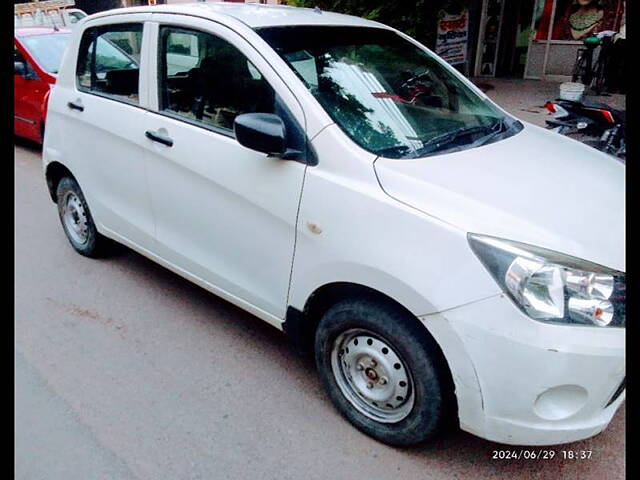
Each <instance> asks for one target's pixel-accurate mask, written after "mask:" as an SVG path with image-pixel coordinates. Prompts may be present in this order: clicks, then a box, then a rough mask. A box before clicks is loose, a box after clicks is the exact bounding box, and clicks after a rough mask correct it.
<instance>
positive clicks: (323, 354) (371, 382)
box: [315, 299, 455, 446]
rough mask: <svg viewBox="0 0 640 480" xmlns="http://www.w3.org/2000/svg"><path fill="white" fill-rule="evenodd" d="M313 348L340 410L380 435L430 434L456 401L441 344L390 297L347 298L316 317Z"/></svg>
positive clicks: (398, 438)
mask: <svg viewBox="0 0 640 480" xmlns="http://www.w3.org/2000/svg"><path fill="white" fill-rule="evenodd" d="M315 354H316V365H317V367H318V370H319V374H320V379H321V381H322V383H323V386H324V387H325V389H326V391H327V392H328V394H329V396H330V397H331V399H332V401H333V403H334V404H335V406H336V407H337V408H338V410H339V411H340V413H341V414H342V415H343V416H344V417H346V419H347V420H349V421H350V422H351V423H352V424H353V425H354V426H356V427H357V428H358V429H359V430H361V431H363V432H364V433H366V434H367V435H370V436H371V437H374V438H376V439H378V440H380V441H382V442H384V443H387V444H390V445H398V446H409V445H415V444H418V443H422V442H424V441H426V440H428V439H430V438H432V437H433V436H435V435H436V434H437V432H438V431H439V430H440V428H441V427H442V425H443V423H444V420H445V419H446V418H447V416H448V414H449V413H451V412H452V410H453V409H454V407H455V399H454V398H453V388H452V382H451V379H450V375H449V374H448V369H447V366H446V364H445V361H444V358H443V357H442V353H441V352H440V349H439V347H438V346H437V344H436V343H435V341H434V340H433V338H432V337H431V336H430V335H429V333H428V332H427V330H426V329H425V328H424V326H423V325H422V324H421V323H420V322H419V321H418V320H417V319H416V318H415V317H413V316H412V315H411V314H409V313H408V312H406V311H405V310H403V309H401V308H400V307H397V306H396V305H394V304H391V303H387V302H384V301H378V300H373V299H353V300H346V301H343V302H340V303H338V304H336V305H334V306H333V307H331V308H330V309H329V310H328V311H327V312H326V313H325V315H324V316H323V317H322V319H321V321H320V324H319V325H318V329H317V331H316V341H315Z"/></svg>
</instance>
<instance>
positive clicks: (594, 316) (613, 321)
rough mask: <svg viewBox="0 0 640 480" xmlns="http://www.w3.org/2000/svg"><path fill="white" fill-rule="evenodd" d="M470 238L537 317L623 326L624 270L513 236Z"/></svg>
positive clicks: (477, 251) (484, 260)
mask: <svg viewBox="0 0 640 480" xmlns="http://www.w3.org/2000/svg"><path fill="white" fill-rule="evenodd" d="M468 238H469V244H470V245H471V249H472V250H473V251H474V253H475V254H476V255H477V256H478V258H479V259H480V261H481V262H482V263H483V265H484V266H485V267H486V268H487V270H489V272H490V273H491V275H492V276H493V278H494V279H495V280H496V282H498V284H499V285H500V287H502V289H503V290H504V291H505V293H507V295H509V297H510V298H511V299H512V300H513V301H514V302H515V304H516V305H517V306H518V307H519V308H520V309H521V310H522V311H523V312H524V313H525V314H527V315H528V316H529V317H531V318H533V319H534V320H540V321H543V322H553V323H564V324H578V325H597V326H599V327H624V325H625V316H626V307H625V300H626V294H625V285H626V284H625V278H624V273H622V272H619V271H617V270H612V269H610V268H607V267H603V266H601V265H597V264H595V263H591V262H587V261H585V260H581V259H579V258H576V257H571V256H569V255H564V254H561V253H558V252H554V251H552V250H547V249H544V248H540V247H534V246H531V245H527V244H524V243H519V242H513V241H511V240H503V239H500V238H495V237H488V236H485V235H476V234H473V233H470V234H469V235H468Z"/></svg>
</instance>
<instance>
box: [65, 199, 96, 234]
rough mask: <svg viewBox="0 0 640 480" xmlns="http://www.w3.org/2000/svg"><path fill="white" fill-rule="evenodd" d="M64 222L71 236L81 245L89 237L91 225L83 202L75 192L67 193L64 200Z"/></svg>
mask: <svg viewBox="0 0 640 480" xmlns="http://www.w3.org/2000/svg"><path fill="white" fill-rule="evenodd" d="M62 202H63V203H62V205H63V207H62V222H63V223H64V226H65V229H66V231H67V232H68V233H69V236H70V237H71V238H72V239H73V240H74V241H75V242H76V243H79V244H83V243H85V242H86V241H87V239H88V237H89V223H88V219H87V214H86V212H85V209H84V206H83V205H82V201H81V200H80V198H78V196H77V195H76V194H75V193H73V192H67V193H66V194H65V196H64V198H63V199H62Z"/></svg>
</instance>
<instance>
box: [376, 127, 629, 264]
mask: <svg viewBox="0 0 640 480" xmlns="http://www.w3.org/2000/svg"><path fill="white" fill-rule="evenodd" d="M374 168H375V171H376V175H377V176H378V179H379V181H380V184H381V186H382V188H383V189H384V191H385V192H386V193H387V194H388V195H390V196H391V197H393V198H395V199H396V200H399V201H400V202H403V203H405V204H408V205H410V206H412V207H414V208H416V209H418V210H420V211H422V212H424V213H425V214H427V215H430V216H433V217H436V218H438V219H440V220H442V221H444V222H446V223H448V224H450V225H454V226H456V227H458V228H460V229H462V230H464V231H466V232H472V233H480V234H485V235H492V236H496V237H501V238H504V239H509V240H516V241H520V242H524V243H528V244H532V245H537V246H540V247H544V248H548V249H551V250H555V251H558V252H561V253H565V254H568V255H573V256H575V257H579V258H582V259H585V260H589V261H591V262H595V263H598V264H600V265H604V266H607V267H610V268H614V269H617V270H620V271H625V258H624V238H625V232H624V227H625V225H624V218H625V214H624V208H625V205H624V196H625V192H624V190H625V167H624V165H623V164H622V163H621V162H620V161H618V160H616V159H615V158H613V157H610V156H608V155H605V154H603V153H601V152H599V151H597V150H595V149H593V148H591V147H588V146H586V145H583V144H581V143H579V142H577V141H574V140H572V139H569V138H566V137H563V136H561V135H558V134H556V133H552V132H549V131H547V130H545V129H543V128H540V127H536V126H534V125H529V124H525V128H524V129H523V130H522V131H521V132H519V133H517V134H516V135H513V136H511V137H509V138H506V139H504V140H501V141H498V142H495V143H493V144H490V145H484V146H481V147H477V148H472V149H469V150H464V151H460V152H454V153H450V154H443V155H438V156H431V157H427V158H421V159H408V160H392V159H386V158H378V159H376V161H375V163H374ZM425 242H428V239H425Z"/></svg>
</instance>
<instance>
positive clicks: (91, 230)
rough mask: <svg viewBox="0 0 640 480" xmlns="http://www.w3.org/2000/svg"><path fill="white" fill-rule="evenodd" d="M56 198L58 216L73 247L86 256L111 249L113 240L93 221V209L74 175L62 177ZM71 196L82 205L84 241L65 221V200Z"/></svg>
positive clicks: (99, 255) (103, 252) (95, 255)
mask: <svg viewBox="0 0 640 480" xmlns="http://www.w3.org/2000/svg"><path fill="white" fill-rule="evenodd" d="M56 198H57V204H58V216H59V217H60V222H61V223H62V229H63V230H64V233H65V235H66V236H67V239H68V240H69V243H70V244H71V246H72V247H73V249H74V250H75V251H76V252H78V253H79V254H80V255H84V256H85V257H91V258H99V257H102V256H105V255H106V254H107V253H108V252H109V251H110V247H111V245H112V241H111V240H109V239H108V238H107V237H105V236H103V235H101V234H100V233H98V230H97V229H96V225H95V223H94V222H93V217H92V216H91V211H90V210H89V206H88V205H87V201H86V200H85V198H84V194H83V193H82V190H81V189H80V186H79V185H78V182H76V180H75V179H74V178H72V177H64V178H62V179H61V180H60V182H59V183H58V187H57V189H56ZM70 198H72V199H74V200H75V199H77V201H78V202H79V206H80V207H81V208H79V209H78V210H79V211H80V212H81V215H80V216H79V220H81V221H82V222H83V225H84V226H85V227H86V228H85V229H84V230H83V233H84V235H82V236H83V237H85V238H84V241H81V240H80V239H79V238H78V234H75V235H74V233H73V232H72V231H70V227H69V226H68V225H67V222H65V218H64V217H65V202H66V201H67V200H68V199H70Z"/></svg>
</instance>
